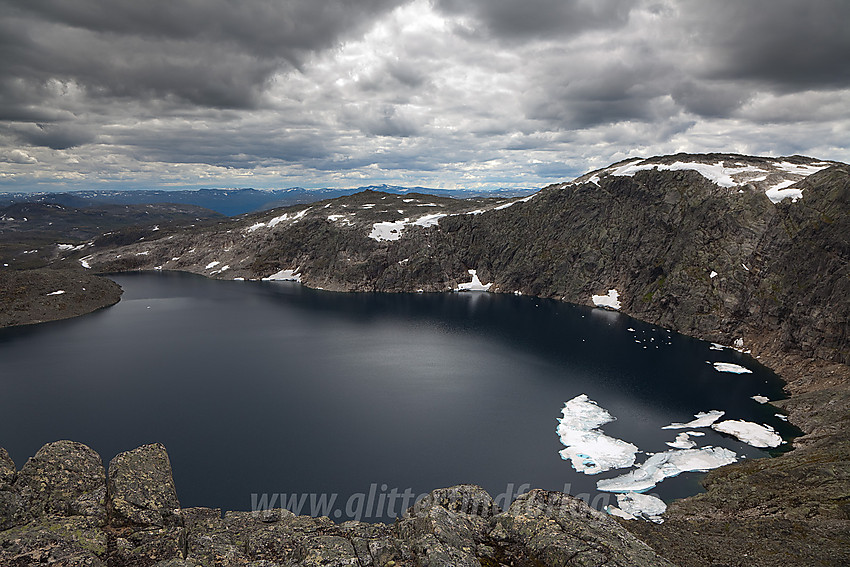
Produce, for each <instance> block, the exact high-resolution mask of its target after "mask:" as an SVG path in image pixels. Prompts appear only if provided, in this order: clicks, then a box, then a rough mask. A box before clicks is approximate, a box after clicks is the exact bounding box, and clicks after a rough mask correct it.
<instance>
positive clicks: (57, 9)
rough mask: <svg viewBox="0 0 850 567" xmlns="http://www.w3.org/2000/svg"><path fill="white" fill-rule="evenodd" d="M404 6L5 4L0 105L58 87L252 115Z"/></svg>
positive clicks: (225, 1)
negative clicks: (284, 76)
mask: <svg viewBox="0 0 850 567" xmlns="http://www.w3.org/2000/svg"><path fill="white" fill-rule="evenodd" d="M397 3H398V2H397V1H395V0H366V1H358V2H351V1H336V2H314V1H313V0H291V1H288V2H278V1H273V0H243V1H239V2H235V1H231V0H203V1H201V0H182V1H175V0H146V1H144V2H139V1H137V0H26V1H15V0H0V11H2V12H3V13H4V18H3V20H2V22H0V38H2V39H0V76H2V77H3V78H4V80H3V82H2V83H0V87H2V88H3V91H0V104H2V110H4V111H5V114H6V115H7V116H13V115H16V114H18V115H20V114H21V113H22V112H23V111H22V109H21V108H20V105H19V104H16V98H17V97H16V96H15V95H16V93H15V92H14V91H15V89H17V90H18V91H20V90H23V89H27V90H30V91H33V92H35V91H37V90H38V89H39V88H40V87H42V86H43V85H44V84H45V83H47V82H49V81H51V80H56V81H60V82H72V83H74V84H75V85H77V86H79V87H81V88H83V89H85V91H86V94H87V95H88V96H92V97H104V96H106V97H125V98H139V99H146V98H167V97H176V98H177V99H180V100H184V101H186V102H188V103H191V104H196V105H200V106H208V107H232V108H250V107H254V106H256V104H257V101H258V97H259V95H260V93H261V92H262V91H263V89H264V87H265V86H266V84H267V81H268V79H269V78H270V76H271V75H272V74H273V73H274V72H275V71H277V70H278V69H281V67H283V66H286V65H290V66H298V65H300V64H301V63H302V62H303V60H304V58H305V57H306V56H307V55H308V54H309V53H311V52H313V51H315V50H320V49H323V48H327V47H330V46H333V45H335V44H336V42H338V41H339V40H340V38H341V37H345V36H347V35H348V34H353V33H358V32H360V31H362V29H363V27H364V26H365V25H367V24H369V23H370V22H371V21H372V20H373V19H374V18H375V17H376V16H378V15H380V14H381V13H382V12H384V11H385V10H387V9H389V8H391V7H393V6H394V5H396V4H397ZM45 102H46V103H47V104H48V105H49V103H50V101H45ZM32 110H33V109H31V111H32Z"/></svg>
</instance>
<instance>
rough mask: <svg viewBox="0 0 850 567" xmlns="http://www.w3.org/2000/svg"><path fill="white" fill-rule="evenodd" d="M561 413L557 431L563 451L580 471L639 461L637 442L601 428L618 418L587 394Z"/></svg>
mask: <svg viewBox="0 0 850 567" xmlns="http://www.w3.org/2000/svg"><path fill="white" fill-rule="evenodd" d="M561 414H562V417H560V418H559V419H558V428H557V430H556V431H557V433H558V436H559V437H560V438H561V443H562V444H564V445H565V446H566V449H562V450H561V451H560V452H559V454H560V455H561V458H562V459H564V460H568V461H570V462H571V463H572V465H573V468H574V469H575V470H576V471H578V472H582V473H585V474H597V473H601V472H603V471H607V470H610V469H619V468H624V467H630V466H632V465H633V464H634V463H635V453H637V452H638V448H637V447H636V446H635V445H632V444H631V443H627V442H626V441H623V440H621V439H615V438H614V437H609V436H607V435H605V434H604V433H602V431H600V430H599V429H597V428H598V427H599V426H601V425H603V424H605V423H609V422H611V421H614V419H615V418H614V417H613V416H612V415H611V414H610V413H608V412H607V411H606V410H605V409H603V408H601V407H599V406H598V405H597V404H596V402H594V401H593V400H591V399H589V398H588V397H587V395H586V394H581V395H579V396H576V397H575V398H573V399H571V400H570V401H568V402H566V403H565V404H564V408H563V409H562V410H561Z"/></svg>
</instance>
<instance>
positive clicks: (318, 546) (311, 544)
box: [297, 535, 359, 567]
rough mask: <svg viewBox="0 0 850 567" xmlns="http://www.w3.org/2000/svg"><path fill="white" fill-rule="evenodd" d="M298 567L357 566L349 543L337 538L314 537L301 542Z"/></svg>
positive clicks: (352, 548)
mask: <svg viewBox="0 0 850 567" xmlns="http://www.w3.org/2000/svg"><path fill="white" fill-rule="evenodd" d="M297 559H298V564H299V565H300V567H349V566H356V565H359V562H358V560H357V553H356V552H355V551H354V547H353V546H352V545H351V542H350V541H348V540H347V539H345V538H342V537H339V536H325V535H323V536H314V537H310V538H306V539H305V540H304V541H302V542H301V544H300V545H299V548H298V552H297Z"/></svg>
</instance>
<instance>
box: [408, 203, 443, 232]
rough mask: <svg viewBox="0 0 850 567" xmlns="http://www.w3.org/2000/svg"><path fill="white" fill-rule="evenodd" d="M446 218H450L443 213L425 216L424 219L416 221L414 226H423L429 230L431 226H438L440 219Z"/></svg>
mask: <svg viewBox="0 0 850 567" xmlns="http://www.w3.org/2000/svg"><path fill="white" fill-rule="evenodd" d="M434 206H436V205H434ZM446 216H448V215H446V214H443V213H437V214H433V215H425V216H424V217H420V218H418V219H416V220H415V221H413V224H415V225H416V226H422V227H425V228H427V227H429V226H437V224H438V223H439V221H440V219H441V218H443V217H446Z"/></svg>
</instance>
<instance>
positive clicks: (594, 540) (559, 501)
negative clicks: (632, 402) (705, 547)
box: [0, 441, 670, 567]
mask: <svg viewBox="0 0 850 567" xmlns="http://www.w3.org/2000/svg"><path fill="white" fill-rule="evenodd" d="M106 476H107V475H104V471H103V467H102V464H100V457H98V456H97V454H96V453H95V452H94V451H92V450H91V449H90V448H88V447H86V446H85V445H82V444H80V443H73V442H70V441H60V442H57V443H51V444H49V445H46V446H45V447H44V448H42V449H41V450H40V451H39V452H38V454H37V455H36V456H35V457H33V458H31V459H30V460H29V461H28V462H27V464H26V465H24V468H23V469H22V470H21V472H20V473H17V474H15V472H14V463H12V462H11V459H9V458H8V456H7V455H6V454H5V452H4V451H0V482H2V483H3V484H0V494H3V493H6V494H11V495H15V496H17V497H18V508H19V510H18V512H20V513H16V514H12V515H9V514H8V513H6V512H4V515H3V517H2V519H3V521H4V522H6V523H5V524H4V527H3V529H2V530H0V565H4V566H6V565H8V566H12V567H18V566H24V565H32V564H39V563H48V564H57V565H72V566H77V565H80V566H81V565H89V566H103V565H106V566H110V567H111V566H114V567H123V566H127V567H130V566H132V567H151V566H157V567H200V566H209V567H212V566H242V565H245V566H248V565H251V566H257V567H259V566H265V567H272V566H281V567H283V566H291V567H319V566H322V567H394V566H397V567H403V566H407V567H414V566H415V567H426V566H427V567H459V566H468V567H480V566H481V565H485V566H497V565H513V566H516V567H522V566H528V567H532V566H533V567H540V566H559V567H560V566H563V567H568V566H579V565H606V566H610V567H614V566H626V565H629V566H655V567H657V566H666V565H670V564H669V563H668V562H666V561H665V560H664V559H662V558H661V557H659V556H658V555H657V554H656V553H655V552H653V551H652V550H651V549H650V548H649V547H648V546H647V545H646V544H644V543H642V542H641V541H639V540H638V539H637V538H635V537H634V536H632V535H630V534H629V533H628V532H627V531H625V530H624V529H623V528H622V527H621V526H620V525H618V524H617V523H616V522H615V521H614V520H613V519H612V518H610V517H609V516H607V515H605V514H601V513H599V512H596V511H594V510H592V509H590V508H589V507H588V506H587V505H586V504H584V502H582V501H581V500H577V499H574V498H572V497H570V496H568V495H566V494H560V493H555V492H544V491H539V490H535V491H532V492H531V493H529V494H526V495H524V496H522V497H520V498H519V499H517V501H515V502H514V504H513V505H511V507H510V509H509V510H508V511H507V512H502V511H501V510H500V509H499V508H498V507H497V506H496V505H495V503H494V502H493V499H492V498H491V497H490V495H489V494H487V492H485V491H484V490H483V489H482V488H480V487H478V486H473V485H460V486H454V487H450V488H443V489H438V490H434V491H433V492H431V493H430V494H429V495H428V496H427V497H426V498H424V499H422V500H421V501H419V502H417V503H416V504H415V505H414V506H412V507H411V508H410V509H409V510H408V511H407V512H406V513H405V514H404V516H403V517H402V518H400V519H399V520H397V521H396V523H395V524H392V525H385V524H367V523H362V522H354V521H352V522H345V523H343V524H335V523H334V522H332V521H331V520H330V519H328V518H326V517H320V518H312V517H308V516H295V515H294V514H292V513H291V512H289V511H286V510H265V511H261V512H227V513H225V514H224V515H223V516H222V514H221V511H220V510H217V509H210V508H188V509H181V508H180V507H179V506H180V505H179V502H178V500H177V494H176V491H175V489H174V483H173V480H172V477H171V466H170V463H169V460H168V455H167V453H166V452H165V448H164V447H163V446H162V445H159V444H153V445H145V446H143V447H139V448H137V449H134V450H132V451H128V452H126V453H121V454H120V455H118V456H116V457H115V458H114V459H112V461H111V462H110V464H109V473H108V482H107V481H106V478H105V477H106ZM10 481H11V482H10ZM107 486H108V491H107V490H106V488H107ZM94 494H103V495H105V502H104V501H103V500H96V499H95V500H96V505H94V504H92V505H90V506H89V505H87V506H83V505H81V504H80V502H81V501H86V502H89V501H92V499H91V498H86V497H87V495H88V496H91V495H94ZM107 511H108V512H107Z"/></svg>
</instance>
